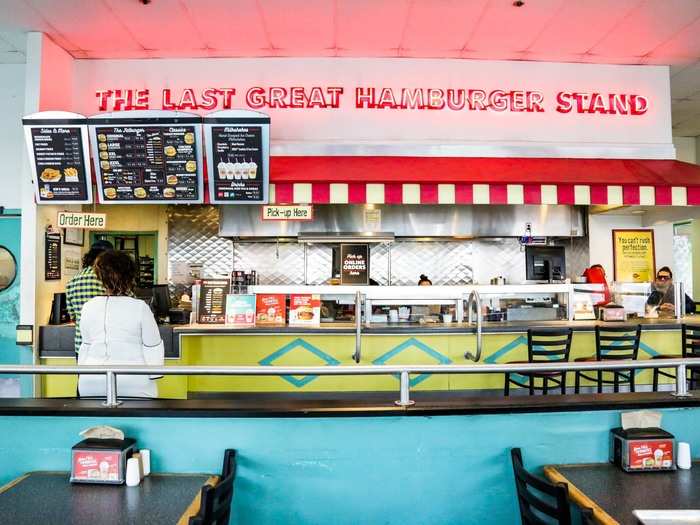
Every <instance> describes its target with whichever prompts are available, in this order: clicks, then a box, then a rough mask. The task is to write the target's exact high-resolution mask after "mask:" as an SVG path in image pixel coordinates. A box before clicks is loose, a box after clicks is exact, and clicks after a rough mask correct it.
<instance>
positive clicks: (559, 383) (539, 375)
mask: <svg viewBox="0 0 700 525" xmlns="http://www.w3.org/2000/svg"><path fill="white" fill-rule="evenodd" d="M572 333H573V331H572V329H571V328H551V329H540V330H534V329H530V330H528V331H527V361H511V362H510V363H509V364H514V363H519V364H520V363H555V362H566V361H568V360H569V353H570V351H571V336H572ZM514 374H517V375H521V376H525V377H526V378H527V380H528V381H527V384H525V383H521V382H520V381H518V380H517V379H514V378H513V377H512V375H514ZM536 379H541V386H540V385H537V384H536V382H535V380H536ZM511 383H512V384H514V385H518V386H521V387H523V388H527V389H529V391H530V395H533V394H534V393H535V390H542V393H543V394H548V393H549V389H550V383H552V386H553V387H555V388H556V387H559V389H560V391H561V393H562V394H565V393H566V372H506V374H505V384H504V387H503V393H504V394H505V395H506V396H508V395H510V385H511Z"/></svg>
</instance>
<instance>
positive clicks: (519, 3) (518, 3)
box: [513, 0, 525, 7]
mask: <svg viewBox="0 0 700 525" xmlns="http://www.w3.org/2000/svg"><path fill="white" fill-rule="evenodd" d="M513 5H514V6H515V7H522V6H524V5H525V0H515V2H513Z"/></svg>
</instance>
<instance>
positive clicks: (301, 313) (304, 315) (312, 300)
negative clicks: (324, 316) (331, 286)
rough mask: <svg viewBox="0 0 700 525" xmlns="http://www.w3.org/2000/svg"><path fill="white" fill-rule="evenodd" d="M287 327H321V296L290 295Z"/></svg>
mask: <svg viewBox="0 0 700 525" xmlns="http://www.w3.org/2000/svg"><path fill="white" fill-rule="evenodd" d="M289 326H307V327H319V326H321V296H320V295H317V294H291V295H290V296H289Z"/></svg>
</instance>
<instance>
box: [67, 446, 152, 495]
mask: <svg viewBox="0 0 700 525" xmlns="http://www.w3.org/2000/svg"><path fill="white" fill-rule="evenodd" d="M135 447H136V440H135V439H132V438H124V439H99V438H87V439H84V440H82V441H81V442H80V443H77V444H75V445H73V448H72V449H71V476H70V481H71V483H103V484H109V485H121V484H123V483H124V481H125V480H126V461H127V459H129V458H131V456H132V455H133V453H134V449H135ZM136 467H137V469H136V476H137V478H138V476H139V471H138V463H137V465H136Z"/></svg>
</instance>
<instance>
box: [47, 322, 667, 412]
mask: <svg viewBox="0 0 700 525" xmlns="http://www.w3.org/2000/svg"><path fill="white" fill-rule="evenodd" d="M541 324H542V325H543V326H550V327H551V326H566V325H570V326H572V327H573V328H574V330H575V331H574V336H573V342H572V349H571V357H570V358H571V360H574V359H575V358H577V357H584V356H590V355H594V354H595V340H594V332H593V331H592V329H593V325H594V324H595V322H586V321H574V322H571V323H568V322H564V321H561V322H549V323H541ZM642 324H643V332H642V339H641V345H640V350H639V359H649V358H651V357H653V356H655V355H671V354H678V353H680V321H676V320H670V321H642ZM537 326H540V324H539V323H538V324H537ZM174 330H175V334H176V335H177V337H178V339H179V350H180V357H179V359H168V360H166V365H167V366H184V365H211V366H235V365H240V366H270V367H274V366H337V365H354V364H355V361H354V360H353V358H352V355H353V353H354V351H355V334H354V330H352V329H351V328H350V327H349V326H342V325H341V326H335V327H331V328H320V329H311V330H309V329H303V330H299V329H297V330H295V329H294V328H290V327H284V328H279V329H274V330H271V329H236V328H227V327H222V326H183V327H176V328H175V329H174ZM471 330H473V327H469V326H459V325H452V326H450V327H449V328H446V327H444V326H439V327H406V328H401V329H397V328H390V327H383V328H382V327H377V328H371V329H365V330H364V331H363V334H362V351H361V361H360V364H362V365H400V364H430V365H436V364H462V365H464V364H471V363H472V361H470V360H467V359H465V357H464V353H465V352H466V351H471V352H474V350H475V346H476V336H475V335H473V334H472V333H469V332H470V331H471ZM526 330H527V325H525V324H523V323H493V324H485V325H484V332H485V333H484V335H483V351H482V356H481V362H482V363H507V362H509V361H523V360H526V359H527V332H526ZM42 362H50V364H74V363H75V360H74V359H50V360H42ZM398 381H399V379H398V377H394V376H377V375H372V376H281V377H280V376H240V377H233V376H219V377H216V376H170V377H166V378H163V379H160V380H158V385H159V393H160V396H161V397H166V398H179V399H182V398H186V397H187V395H188V393H190V392H195V393H224V392H341V391H343V392H347V391H360V392H361V391H386V390H390V391H395V390H397V388H398ZM568 383H569V386H573V374H569V381H568ZM650 383H651V371H650V370H646V371H639V372H638V375H637V385H644V384H650ZM76 384H77V379H76V378H75V377H74V376H73V377H71V376H46V377H45V378H44V380H43V386H44V390H43V392H44V395H45V396H46V397H69V396H73V395H75V391H76ZM583 385H584V386H586V385H588V383H586V382H584V383H583ZM411 387H412V389H415V390H489V389H494V390H502V389H503V375H502V374H478V375H466V374H461V375H458V374H437V375H431V374H421V375H416V376H413V377H412V378H411Z"/></svg>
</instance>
